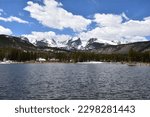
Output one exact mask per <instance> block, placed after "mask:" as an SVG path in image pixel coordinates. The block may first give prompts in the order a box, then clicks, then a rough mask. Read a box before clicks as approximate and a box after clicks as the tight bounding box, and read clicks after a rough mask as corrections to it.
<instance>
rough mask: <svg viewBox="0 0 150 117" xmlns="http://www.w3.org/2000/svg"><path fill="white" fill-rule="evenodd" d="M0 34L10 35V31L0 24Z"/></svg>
mask: <svg viewBox="0 0 150 117" xmlns="http://www.w3.org/2000/svg"><path fill="white" fill-rule="evenodd" d="M0 34H7V35H11V34H12V31H11V30H10V29H8V28H5V27H3V26H0Z"/></svg>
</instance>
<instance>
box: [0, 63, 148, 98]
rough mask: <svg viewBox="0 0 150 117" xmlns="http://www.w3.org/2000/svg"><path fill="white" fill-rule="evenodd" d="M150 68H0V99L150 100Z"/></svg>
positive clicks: (124, 66)
mask: <svg viewBox="0 0 150 117" xmlns="http://www.w3.org/2000/svg"><path fill="white" fill-rule="evenodd" d="M149 71H150V67H147V66H135V67H129V66H127V65H121V64H108V63H102V64H56V63H55V64H11V65H0V99H150V72H149Z"/></svg>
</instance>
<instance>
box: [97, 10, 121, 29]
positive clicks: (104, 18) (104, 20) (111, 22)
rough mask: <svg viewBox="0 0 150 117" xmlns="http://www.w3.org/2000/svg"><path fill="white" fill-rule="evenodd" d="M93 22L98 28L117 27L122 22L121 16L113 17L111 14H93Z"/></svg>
mask: <svg viewBox="0 0 150 117" xmlns="http://www.w3.org/2000/svg"><path fill="white" fill-rule="evenodd" d="M94 18H95V20H94V22H96V23H97V24H98V25H99V26H101V27H103V26H110V27H112V26H118V25H119V24H120V23H121V22H122V16H120V15H113V14H99V13H97V14H95V15H94Z"/></svg>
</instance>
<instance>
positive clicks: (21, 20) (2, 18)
mask: <svg viewBox="0 0 150 117" xmlns="http://www.w3.org/2000/svg"><path fill="white" fill-rule="evenodd" d="M0 20H1V21H5V22H13V21H15V22H18V23H24V24H26V23H29V22H28V21H25V20H23V19H20V18H18V17H15V16H10V17H8V18H4V17H0Z"/></svg>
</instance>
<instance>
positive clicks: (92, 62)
mask: <svg viewBox="0 0 150 117" xmlns="http://www.w3.org/2000/svg"><path fill="white" fill-rule="evenodd" d="M59 63H61V64H62V63H64V64H101V63H108V64H122V65H128V66H150V63H143V62H131V63H130V62H102V61H88V62H76V63H75V62H33V61H27V62H13V61H12V62H10V63H7V62H6V63H5V62H0V65H9V64H59Z"/></svg>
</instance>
